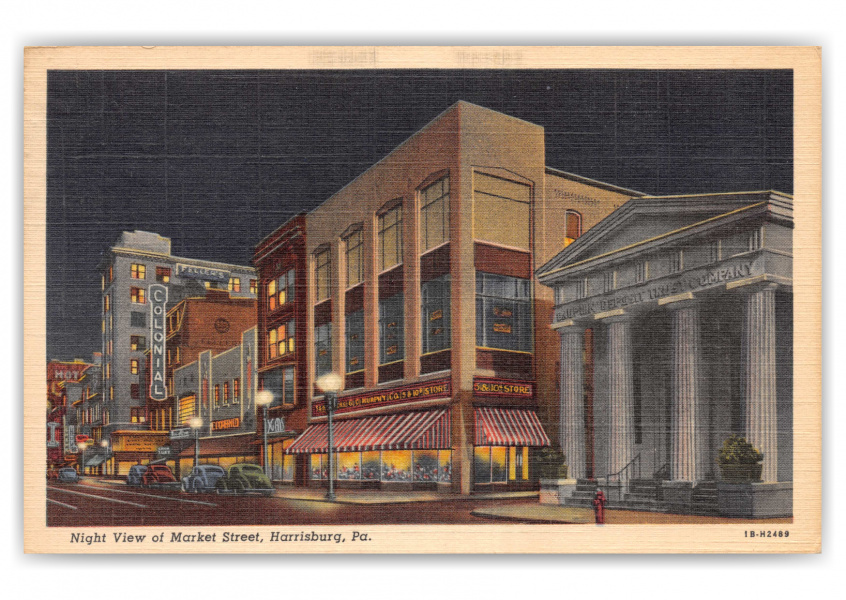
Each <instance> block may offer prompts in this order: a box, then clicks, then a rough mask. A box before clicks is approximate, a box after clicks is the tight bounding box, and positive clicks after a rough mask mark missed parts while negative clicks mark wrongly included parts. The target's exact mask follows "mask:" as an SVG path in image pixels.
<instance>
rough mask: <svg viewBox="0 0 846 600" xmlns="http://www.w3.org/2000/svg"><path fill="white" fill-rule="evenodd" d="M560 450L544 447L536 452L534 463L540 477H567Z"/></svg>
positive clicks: (563, 458) (563, 457) (565, 465)
mask: <svg viewBox="0 0 846 600" xmlns="http://www.w3.org/2000/svg"><path fill="white" fill-rule="evenodd" d="M565 460H566V458H565V456H564V454H563V453H562V452H560V451H558V450H556V449H555V448H544V449H542V450H541V451H540V452H538V454H537V458H536V459H535V465H536V466H537V474H538V477H539V478H540V479H567V464H566V463H565Z"/></svg>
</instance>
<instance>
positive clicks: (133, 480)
mask: <svg viewBox="0 0 846 600" xmlns="http://www.w3.org/2000/svg"><path fill="white" fill-rule="evenodd" d="M146 471H147V465H132V466H131V467H129V473H127V474H126V485H141V483H142V481H141V478H142V477H143V476H144V473H145V472H146Z"/></svg>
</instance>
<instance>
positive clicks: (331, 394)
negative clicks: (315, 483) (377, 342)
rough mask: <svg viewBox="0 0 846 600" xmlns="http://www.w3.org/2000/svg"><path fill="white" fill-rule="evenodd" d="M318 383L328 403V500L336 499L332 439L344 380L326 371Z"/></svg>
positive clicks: (318, 379) (316, 382)
mask: <svg viewBox="0 0 846 600" xmlns="http://www.w3.org/2000/svg"><path fill="white" fill-rule="evenodd" d="M314 383H315V384H317V387H318V388H319V389H320V390H321V391H322V392H323V399H324V402H325V404H326V417H327V420H328V425H329V427H328V431H327V435H328V438H329V439H328V444H327V449H328V451H329V492H327V494H326V499H327V500H334V499H335V461H334V459H333V458H332V454H333V452H332V449H333V446H334V443H333V440H332V433H333V431H332V416H333V415H334V414H335V409H336V408H337V407H338V392H339V391H341V387H342V386H343V384H344V382H343V380H342V379H341V376H340V375H338V374H337V373H326V375H322V376H321V377H318V378H317V381H315V382H314Z"/></svg>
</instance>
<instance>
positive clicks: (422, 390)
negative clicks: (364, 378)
mask: <svg viewBox="0 0 846 600" xmlns="http://www.w3.org/2000/svg"><path fill="white" fill-rule="evenodd" d="M451 393H452V386H451V384H450V380H449V379H438V380H437V381H428V382H426V383H418V384H416V385H408V386H404V387H401V388H394V389H391V390H380V391H378V392H370V393H367V394H359V395H355V396H344V397H342V398H338V407H337V408H336V409H335V412H339V413H345V412H353V411H356V410H365V409H368V408H381V407H383V406H389V405H391V404H403V403H405V402H420V401H423V400H435V399H438V398H449V396H450V394H451ZM311 414H312V416H314V417H318V416H323V415H325V414H326V404H325V402H324V401H323V400H320V401H317V402H313V403H312V405H311Z"/></svg>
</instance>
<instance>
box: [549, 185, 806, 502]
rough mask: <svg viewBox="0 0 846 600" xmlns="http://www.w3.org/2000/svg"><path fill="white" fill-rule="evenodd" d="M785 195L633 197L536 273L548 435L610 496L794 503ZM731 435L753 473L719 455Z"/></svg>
mask: <svg viewBox="0 0 846 600" xmlns="http://www.w3.org/2000/svg"><path fill="white" fill-rule="evenodd" d="M792 230H793V200H792V198H791V197H790V196H788V195H785V194H782V193H778V192H772V191H766V192H747V193H720V194H702V195H688V196H663V197H650V196H643V197H635V198H632V199H630V200H628V201H627V202H626V203H625V204H624V205H623V206H621V207H620V208H618V209H617V210H615V211H614V212H613V213H611V214H610V215H609V216H607V217H606V218H605V219H603V220H602V221H601V222H600V223H598V224H597V225H596V226H594V227H593V228H591V229H590V230H588V231H587V232H586V233H585V234H584V235H583V236H582V237H580V238H579V239H577V240H575V241H574V242H573V243H572V244H570V245H569V246H567V247H566V248H564V249H563V250H562V251H561V252H560V253H558V254H557V255H556V256H555V257H554V258H553V259H551V260H550V261H549V262H547V263H546V264H545V265H543V266H542V267H540V268H539V269H537V270H536V275H537V277H538V279H539V281H540V282H541V283H542V284H544V285H546V286H549V287H550V288H552V289H553V290H554V298H555V308H554V314H553V318H552V328H553V329H554V330H556V331H557V333H558V335H559V336H560V341H561V344H560V367H559V369H560V391H559V410H560V413H559V418H560V430H559V442H560V444H561V448H562V450H563V451H564V453H565V455H566V457H567V463H568V465H569V469H570V477H571V478H572V479H575V480H577V481H578V483H577V484H576V485H575V488H574V489H571V490H569V491H568V492H567V493H565V494H563V495H564V496H567V498H566V499H564V500H562V502H563V503H569V504H579V503H585V502H587V501H588V500H589V498H592V496H593V494H594V493H595V490H596V488H597V487H599V488H600V489H603V490H604V491H605V493H606V496H607V497H608V498H609V501H610V502H611V503H612V504H616V505H619V506H628V507H631V508H645V509H651V510H663V511H671V512H681V513H699V514H722V515H725V516H753V517H759V516H760V517H763V516H789V515H791V514H792V479H793V463H792V455H793V440H792V402H793V400H792V397H793V396H792V394H793V390H792V370H793V356H792V347H793V341H792V322H793V294H792ZM733 434H737V435H741V436H743V437H745V438H746V439H747V440H748V441H749V442H751V444H752V445H753V446H754V447H755V448H757V449H758V450H759V451H760V452H762V453H763V463H762V473H761V481H760V482H756V483H747V484H730V483H727V482H724V481H722V479H723V477H722V475H721V472H720V467H719V465H718V463H717V458H718V453H719V450H720V448H721V446H722V445H723V443H724V442H725V440H726V439H728V438H729V437H730V436H732V435H733Z"/></svg>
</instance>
